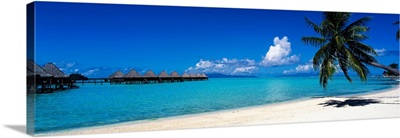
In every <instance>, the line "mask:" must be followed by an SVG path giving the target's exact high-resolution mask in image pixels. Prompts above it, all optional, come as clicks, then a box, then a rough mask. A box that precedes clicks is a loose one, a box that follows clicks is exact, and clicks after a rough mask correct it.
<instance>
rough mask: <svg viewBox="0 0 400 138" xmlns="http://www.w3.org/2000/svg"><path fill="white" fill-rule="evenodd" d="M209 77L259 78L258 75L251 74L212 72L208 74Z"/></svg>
mask: <svg viewBox="0 0 400 138" xmlns="http://www.w3.org/2000/svg"><path fill="white" fill-rule="evenodd" d="M206 75H207V76H208V78H257V76H249V75H226V74H221V73H210V74H206Z"/></svg>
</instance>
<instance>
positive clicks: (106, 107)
mask: <svg viewBox="0 0 400 138" xmlns="http://www.w3.org/2000/svg"><path fill="white" fill-rule="evenodd" d="M353 79H354V80H353V83H349V82H348V81H347V80H345V78H342V77H336V78H333V81H330V82H329V85H328V88H327V89H326V90H324V89H323V88H322V87H321V86H320V85H319V79H318V77H274V78H210V79H209V80H208V81H192V82H180V83H162V84H132V85H125V84H122V85H109V84H103V85H99V84H97V85H94V84H84V85H83V86H82V85H80V88H79V89H71V90H66V91H60V92H55V93H50V94H38V95H36V97H34V96H33V95H28V98H34V99H35V100H36V106H35V123H34V126H35V133H36V134H40V133H48V132H54V131H63V130H70V129H76V128H83V127H90V126H99V125H105V124H115V123H122V122H127V121H139V120H154V119H157V118H163V117H172V116H179V115H188V114H196V113H204V112H212V111H219V110H226V109H234V108H242V107H251V106H257V105H263V104H271V103H277V102H283V101H289V100H296V99H301V98H310V97H314V96H339V95H348V94H359V93H366V92H372V91H377V90H383V89H388V88H392V87H393V84H398V82H396V81H389V80H385V79H379V80H378V79H376V78H369V80H368V81H367V82H364V83H362V82H360V81H358V79H357V78H353Z"/></svg>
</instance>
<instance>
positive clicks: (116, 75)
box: [108, 70, 124, 78]
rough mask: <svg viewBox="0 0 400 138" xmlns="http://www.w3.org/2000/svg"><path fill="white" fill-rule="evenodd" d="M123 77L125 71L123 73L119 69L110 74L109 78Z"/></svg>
mask: <svg viewBox="0 0 400 138" xmlns="http://www.w3.org/2000/svg"><path fill="white" fill-rule="evenodd" d="M122 77H124V73H122V72H121V71H119V70H118V71H116V72H115V73H113V74H111V75H110V76H108V78H122Z"/></svg>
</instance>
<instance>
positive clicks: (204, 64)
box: [185, 58, 258, 75]
mask: <svg viewBox="0 0 400 138" xmlns="http://www.w3.org/2000/svg"><path fill="white" fill-rule="evenodd" d="M257 70H258V67H257V66H256V62H255V61H254V60H250V59H236V58H233V59H228V58H222V60H203V59H200V61H199V62H198V63H197V64H196V66H194V67H189V68H188V69H186V70H185V72H188V73H222V74H228V75H243V74H252V73H254V72H255V71H257Z"/></svg>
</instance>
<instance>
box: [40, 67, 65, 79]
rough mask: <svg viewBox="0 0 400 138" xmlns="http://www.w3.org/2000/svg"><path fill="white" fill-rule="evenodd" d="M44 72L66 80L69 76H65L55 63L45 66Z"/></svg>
mask: <svg viewBox="0 0 400 138" xmlns="http://www.w3.org/2000/svg"><path fill="white" fill-rule="evenodd" d="M43 70H44V71H46V72H47V73H49V74H51V75H53V76H54V77H56V78H66V77H68V76H67V75H65V74H64V72H62V71H61V70H60V69H59V68H58V67H57V66H56V65H54V64H53V63H47V64H46V65H44V66H43Z"/></svg>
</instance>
